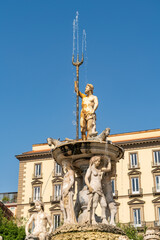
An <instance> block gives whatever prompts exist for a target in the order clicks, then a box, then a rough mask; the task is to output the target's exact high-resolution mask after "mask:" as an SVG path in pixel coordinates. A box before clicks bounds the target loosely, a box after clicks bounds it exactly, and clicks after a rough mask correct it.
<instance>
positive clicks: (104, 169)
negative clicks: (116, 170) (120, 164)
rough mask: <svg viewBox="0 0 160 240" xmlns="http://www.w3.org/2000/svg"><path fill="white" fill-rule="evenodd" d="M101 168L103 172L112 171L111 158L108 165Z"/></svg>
mask: <svg viewBox="0 0 160 240" xmlns="http://www.w3.org/2000/svg"><path fill="white" fill-rule="evenodd" d="M101 170H102V172H110V171H111V160H110V159H109V160H108V165H107V167H103V168H102V169H101Z"/></svg>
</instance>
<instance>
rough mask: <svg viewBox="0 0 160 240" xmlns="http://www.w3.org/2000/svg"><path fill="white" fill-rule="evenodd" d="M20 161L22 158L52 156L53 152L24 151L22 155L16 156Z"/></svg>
mask: <svg viewBox="0 0 160 240" xmlns="http://www.w3.org/2000/svg"><path fill="white" fill-rule="evenodd" d="M15 157H16V158H17V159H18V160H19V161H22V160H31V159H36V158H39V157H45V158H46V157H47V158H52V155H51V152H50V151H45V152H44V151H39V152H34V151H33V152H30V153H22V154H20V155H16V156H15Z"/></svg>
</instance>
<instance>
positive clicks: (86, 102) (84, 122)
mask: <svg viewBox="0 0 160 240" xmlns="http://www.w3.org/2000/svg"><path fill="white" fill-rule="evenodd" d="M93 89H94V87H93V85H92V84H87V85H86V88H85V94H83V93H81V92H80V91H78V87H77V82H75V91H76V93H77V94H78V95H79V96H80V97H81V98H82V110H81V116H80V126H81V135H82V140H86V139H88V138H89V136H90V137H91V136H96V135H97V131H96V114H95V111H96V109H97V107H98V98H97V97H96V96H94V95H93ZM86 131H87V136H86Z"/></svg>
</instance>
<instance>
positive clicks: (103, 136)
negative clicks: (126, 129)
mask: <svg viewBox="0 0 160 240" xmlns="http://www.w3.org/2000/svg"><path fill="white" fill-rule="evenodd" d="M109 134H110V128H106V129H105V130H104V131H103V132H102V133H100V134H99V135H98V136H95V137H94V136H91V137H89V138H88V140H97V141H100V142H102V141H107V137H108V136H109Z"/></svg>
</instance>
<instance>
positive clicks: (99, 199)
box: [85, 156, 111, 224]
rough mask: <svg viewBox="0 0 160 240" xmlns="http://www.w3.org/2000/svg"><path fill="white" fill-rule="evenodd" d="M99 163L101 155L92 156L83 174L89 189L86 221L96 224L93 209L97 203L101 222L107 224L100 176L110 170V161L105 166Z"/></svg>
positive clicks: (105, 204)
mask: <svg viewBox="0 0 160 240" xmlns="http://www.w3.org/2000/svg"><path fill="white" fill-rule="evenodd" d="M100 164H101V156H94V157H92V158H91V159H90V165H89V168H88V169H87V172H86V176H85V183H86V185H87V186H88V189H89V201H88V208H87V210H88V221H89V223H92V224H96V220H95V211H96V208H97V205H98V203H100V206H101V208H102V213H101V218H102V223H106V224H108V222H107V220H106V208H107V203H106V199H105V196H104V193H103V189H102V178H103V175H104V173H105V172H108V171H110V168H111V163H110V161H109V162H108V166H107V167H100Z"/></svg>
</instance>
